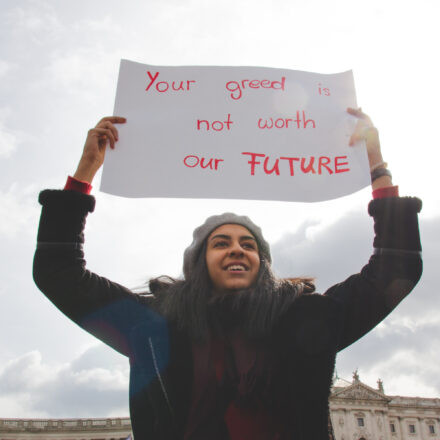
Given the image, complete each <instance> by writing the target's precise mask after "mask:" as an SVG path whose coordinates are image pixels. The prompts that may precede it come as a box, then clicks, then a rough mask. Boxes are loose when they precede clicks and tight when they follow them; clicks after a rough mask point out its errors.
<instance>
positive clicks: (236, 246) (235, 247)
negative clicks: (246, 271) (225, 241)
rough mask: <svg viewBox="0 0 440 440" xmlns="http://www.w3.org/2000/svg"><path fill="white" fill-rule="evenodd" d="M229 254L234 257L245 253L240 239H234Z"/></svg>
mask: <svg viewBox="0 0 440 440" xmlns="http://www.w3.org/2000/svg"><path fill="white" fill-rule="evenodd" d="M229 255H230V256H231V257H232V256H233V257H238V256H242V255H243V249H242V247H241V246H240V243H239V242H238V241H234V242H232V244H231V248H230V249H229Z"/></svg>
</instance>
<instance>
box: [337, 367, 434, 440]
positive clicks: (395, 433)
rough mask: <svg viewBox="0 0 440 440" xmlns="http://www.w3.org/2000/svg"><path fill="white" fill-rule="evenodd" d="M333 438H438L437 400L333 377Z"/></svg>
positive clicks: (363, 439)
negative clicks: (399, 393)
mask: <svg viewBox="0 0 440 440" xmlns="http://www.w3.org/2000/svg"><path fill="white" fill-rule="evenodd" d="M329 404H330V416H331V420H332V425H333V433H334V437H335V440H440V399H437V398H436V399H429V398H422V397H403V396H388V395H386V394H385V392H384V387H383V383H382V381H381V380H380V379H379V380H378V386H377V389H374V388H371V387H369V386H368V385H365V384H364V383H362V382H361V381H360V380H359V376H358V374H357V372H355V373H354V374H353V381H352V382H347V381H345V380H343V379H339V378H336V379H335V380H334V386H333V389H332V394H331V396H330V400H329Z"/></svg>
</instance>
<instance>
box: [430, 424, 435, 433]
mask: <svg viewBox="0 0 440 440" xmlns="http://www.w3.org/2000/svg"><path fill="white" fill-rule="evenodd" d="M429 433H430V434H435V428H434V425H429Z"/></svg>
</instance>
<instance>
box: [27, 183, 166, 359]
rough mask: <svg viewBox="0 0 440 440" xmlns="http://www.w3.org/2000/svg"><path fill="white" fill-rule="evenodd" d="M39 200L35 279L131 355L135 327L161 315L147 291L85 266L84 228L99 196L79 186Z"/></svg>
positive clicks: (66, 309)
mask: <svg viewBox="0 0 440 440" xmlns="http://www.w3.org/2000/svg"><path fill="white" fill-rule="evenodd" d="M39 202H40V203H41V204H42V206H43V208H42V213H41V218H40V225H39V230H38V239H37V249H36V252H35V257H34V266H33V276H34V280H35V283H36V284H37V286H38V288H39V289H40V290H41V291H42V292H43V293H44V294H45V295H46V296H47V298H48V299H49V300H50V301H51V302H52V303H53V304H54V305H55V306H56V307H57V308H58V309H59V310H61V311H62V312H63V313H64V314H65V315H67V316H68V317H69V318H70V319H71V320H72V321H74V322H75V323H77V324H78V325H79V326H81V327H82V328H84V329H85V330H87V331H88V332H90V333H91V334H93V335H94V336H96V337H97V338H99V339H101V340H102V341H103V342H105V343H106V344H108V345H110V346H111V347H113V348H114V349H116V350H117V351H119V352H120V353H122V354H125V355H127V356H130V355H131V353H130V349H129V342H128V341H129V337H130V332H131V330H132V328H133V327H134V326H135V325H137V324H138V323H139V322H146V321H149V322H151V321H152V320H153V321H154V320H158V319H160V317H159V316H158V315H157V314H155V313H154V312H153V311H152V310H151V309H149V308H148V307H147V305H146V301H145V298H144V297H142V296H140V295H136V294H134V293H132V292H131V291H130V290H128V289H126V288H125V287H123V286H121V285H119V284H117V283H114V282H112V281H110V280H108V279H106V278H104V277H100V276H98V275H96V274H94V273H92V272H90V271H89V270H87V269H86V262H85V260H84V253H83V243H84V233H83V229H84V226H85V222H86V217H87V214H88V213H89V212H92V211H93V210H94V206H95V199H94V198H93V197H92V196H89V195H86V194H82V193H79V192H75V191H58V190H46V191H43V192H41V193H40V197H39Z"/></svg>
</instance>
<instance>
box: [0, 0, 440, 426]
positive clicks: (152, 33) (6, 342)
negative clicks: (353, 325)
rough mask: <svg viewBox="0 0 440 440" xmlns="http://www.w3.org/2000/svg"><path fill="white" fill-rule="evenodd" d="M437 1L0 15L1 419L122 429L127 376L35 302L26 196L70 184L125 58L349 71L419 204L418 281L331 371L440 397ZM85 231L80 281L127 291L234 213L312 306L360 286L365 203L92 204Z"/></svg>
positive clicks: (236, 2) (117, 7)
mask: <svg viewBox="0 0 440 440" xmlns="http://www.w3.org/2000/svg"><path fill="white" fill-rule="evenodd" d="M439 13H440V3H439V2H438V1H437V0H420V1H418V2H417V3H416V2H413V1H402V0H400V1H393V0H391V1H387V2H383V1H379V0H371V1H369V2H368V3H365V2H357V1H353V0H347V1H345V0H334V1H332V2H325V1H323V0H309V1H307V2H305V1H297V0H272V2H270V3H268V2H266V1H259V0H224V1H222V2H211V1H207V0H204V1H201V0H193V1H188V0H160V1H159V0H157V1H156V0H150V1H148V2H142V1H130V2H125V3H124V4H123V3H122V2H120V1H112V0H106V1H103V0H97V1H90V0H88V1H83V0H79V1H76V2H58V1H44V0H42V1H37V0H35V1H16V0H11V1H9V0H2V2H1V9H0V167H1V168H0V216H1V221H0V242H1V250H2V254H1V255H2V257H1V258H2V259H3V261H2V264H1V266H0V274H1V280H2V283H1V287H0V297H1V307H0V417H81V416H83V417H99V416H109V415H115V416H116V415H117V416H123V415H127V414H128V397H127V394H128V392H127V387H128V363H127V361H126V359H125V358H123V357H122V356H119V355H117V354H115V353H113V352H112V351H111V349H109V348H107V347H105V346H104V345H103V344H101V343H99V342H98V341H96V340H95V339H93V338H92V337H91V336H89V335H88V334H86V333H85V332H83V331H82V330H80V329H79V328H77V327H76V326H75V325H74V324H72V323H71V322H70V321H68V320H67V319H66V318H65V317H64V316H63V315H61V313H60V312H58V311H57V310H56V309H55V308H54V307H53V306H52V305H51V304H50V303H49V301H48V300H47V299H46V298H45V297H44V296H43V295H42V294H41V293H39V291H38V289H37V288H36V287H35V286H34V284H33V282H32V278H31V265H32V257H33V250H34V246H35V237H36V229H37V224H38V217H39V206H38V204H37V195H38V192H39V191H40V190H41V189H44V188H60V187H62V186H63V184H64V182H65V179H66V176H67V174H69V173H73V172H74V170H75V167H76V164H77V161H78V159H79V156H80V153H81V149H82V145H83V143H84V139H85V136H86V133H87V130H88V129H89V128H91V127H92V126H93V125H95V123H96V122H97V121H98V120H99V119H100V118H101V117H102V116H104V115H109V114H112V109H113V101H114V96H115V90H116V80H117V75H118V68H119V61H120V59H121V58H125V59H130V60H133V61H138V62H143V63H148V64H157V65H250V66H252V65H255V66H270V67H282V68H289V69H297V70H306V71H314V72H320V73H335V72H342V71H345V70H348V69H353V71H354V77H355V82H356V89H357V99H358V103H359V104H360V105H361V106H362V108H363V109H364V110H365V111H366V112H367V113H369V114H370V115H371V117H372V118H373V120H374V122H375V124H376V125H377V127H378V128H379V131H380V135H381V141H382V146H383V152H384V156H385V158H386V160H387V161H388V163H389V167H390V169H391V170H392V172H393V176H394V180H395V182H396V183H397V184H399V186H400V192H401V194H402V195H417V196H419V197H421V198H422V199H423V202H424V209H423V212H422V215H421V230H422V239H423V247H424V261H425V263H424V264H425V268H424V275H423V278H422V281H421V282H420V283H419V285H418V286H417V287H416V289H415V290H414V291H413V293H412V294H411V295H410V296H409V297H408V298H407V299H406V300H405V301H404V302H403V303H402V304H401V305H400V306H399V307H398V309H397V310H396V311H395V312H394V313H393V314H392V315H391V316H390V317H389V318H387V319H386V320H385V321H384V322H383V323H382V324H381V325H380V326H379V327H378V328H377V329H376V330H374V331H373V332H371V333H370V334H369V335H367V336H366V337H364V338H363V339H362V340H361V341H359V342H358V343H356V344H355V345H353V346H352V347H350V348H348V349H346V350H345V351H344V352H342V353H341V354H340V356H339V359H338V362H337V370H338V373H339V375H340V376H341V377H343V378H345V379H349V380H350V379H351V374H352V372H353V371H354V370H355V369H356V368H358V369H359V373H360V378H361V380H362V381H363V382H365V383H367V384H368V385H370V386H376V380H377V379H378V378H379V377H380V378H382V380H383V381H384V386H385V392H386V393H387V394H400V395H408V396H417V395H418V396H426V397H439V396H440V379H439V378H440V375H439V367H438V365H439V356H438V353H439V349H440V336H439V335H440V299H439V295H438V293H437V290H438V288H437V285H436V283H435V277H434V275H435V273H436V271H438V267H439V265H440V256H439V252H438V250H439V248H440V226H439V217H440V204H439V202H440V196H439V194H438V183H437V182H436V177H437V174H438V172H437V168H438V163H439V159H440V154H439V152H438V150H439V147H440V145H439V139H438V121H437V119H438V109H437V105H438V102H439V95H440V94H439V84H438V78H439V77H440V75H439V66H438V56H437V53H438V47H437V45H438V41H440V33H439V31H438V23H437V19H438V17H439ZM98 183H99V178H98V179H97V180H96V182H95V184H94V186H95V190H94V195H96V198H97V209H96V212H95V213H94V214H93V215H92V216H90V218H89V222H88V227H87V240H86V256H87V260H88V265H89V268H90V269H92V270H94V271H97V272H98V273H100V274H102V275H104V276H107V277H110V278H112V279H113V280H115V281H118V282H121V283H124V284H126V285H128V286H137V285H139V284H140V283H142V282H143V281H144V280H146V279H148V278H149V277H151V276H157V275H160V274H164V273H166V274H170V275H179V274H180V272H181V263H182V253H183V250H184V248H185V247H186V246H187V245H188V244H189V242H190V239H191V233H192V230H193V228H194V227H195V226H197V225H199V224H200V223H201V222H202V221H203V220H204V219H205V218H206V217H207V216H208V215H211V214H213V213H219V212H224V211H226V210H228V211H235V212H237V213H239V214H248V215H249V216H251V218H253V219H254V220H255V222H256V223H257V224H260V225H261V226H262V228H263V231H264V233H265V235H266V237H267V238H268V239H269V241H270V242H271V243H272V245H273V254H274V267H275V270H276V272H277V273H278V274H279V275H311V276H316V277H317V282H318V287H319V289H320V291H322V290H324V289H325V288H326V287H328V286H330V285H331V284H332V283H335V282H338V281H341V280H342V279H344V278H345V277H346V276H348V275H350V274H352V273H354V272H357V271H359V270H360V268H361V267H362V266H363V265H364V264H365V263H366V262H367V260H368V257H369V254H370V252H371V249H372V247H371V246H372V238H373V235H372V223H371V219H370V218H369V217H368V215H367V213H366V207H367V204H368V202H369V200H370V190H369V189H365V190H363V191H360V192H359V193H357V194H354V195H351V196H349V197H344V198H341V199H338V200H334V201H329V202H323V203H316V204H302V203H280V202H257V201H238V200H234V201H227V200H221V201H218V200H204V201H203V200H177V199H169V200H166V199H138V200H128V199H122V198H119V197H113V196H110V195H106V194H102V193H99V191H98V190H97V188H98V187H99V184H98Z"/></svg>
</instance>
